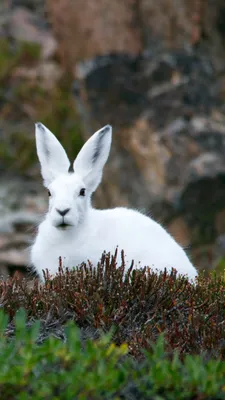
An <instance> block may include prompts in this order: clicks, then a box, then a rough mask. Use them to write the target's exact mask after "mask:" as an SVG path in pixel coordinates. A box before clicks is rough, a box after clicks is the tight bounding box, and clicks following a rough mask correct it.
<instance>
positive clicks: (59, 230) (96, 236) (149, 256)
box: [31, 123, 197, 279]
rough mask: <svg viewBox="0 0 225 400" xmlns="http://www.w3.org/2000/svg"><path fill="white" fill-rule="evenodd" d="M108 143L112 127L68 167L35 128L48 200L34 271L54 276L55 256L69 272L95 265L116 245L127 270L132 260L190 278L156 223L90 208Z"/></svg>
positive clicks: (188, 267) (179, 252)
mask: <svg viewBox="0 0 225 400" xmlns="http://www.w3.org/2000/svg"><path fill="white" fill-rule="evenodd" d="M111 139H112V128H111V126H110V125H107V126H105V127H104V128H102V129H100V130H99V131H97V132H96V133H95V134H94V135H93V136H92V137H91V138H90V139H89V140H88V141H87V142H86V143H85V144H84V146H83V147H82V149H81V151H80V152H79V154H78V156H77V158H76V159H75V161H74V163H73V166H71V165H70V162H69V159H68V157H67V155H66V152H65V150H64V149H63V147H62V146H61V144H60V143H59V141H58V140H57V139H56V137H55V136H54V135H53V134H52V133H51V132H50V131H49V130H48V129H47V128H46V127H45V126H44V125H42V124H41V123H37V124H36V145H37V154H38V157H39V160H40V163H41V172H42V176H43V179H44V185H45V186H46V187H47V189H48V191H49V196H50V198H49V200H50V201H49V211H48V213H47V215H46V217H45V220H44V221H43V222H42V223H41V224H40V225H39V229H38V234H37V237H36V240H35V242H34V244H33V247H32V249H31V262H32V264H33V266H34V268H35V270H36V271H37V272H38V274H39V275H40V276H42V270H43V269H46V268H48V270H49V272H50V273H51V274H54V273H56V272H57V271H58V266H59V257H61V258H62V262H63V266H64V267H68V268H72V267H75V266H77V265H79V264H81V263H82V262H87V260H90V261H91V262H92V263H93V264H94V265H97V263H98V261H99V259H100V257H101V254H102V253H103V251H107V252H108V251H110V252H112V253H114V251H115V249H116V247H117V246H119V250H122V249H123V250H124V252H125V259H126V262H127V267H129V266H130V263H131V261H132V260H134V265H135V266H136V267H144V266H149V267H151V268H152V270H158V271H163V270H164V269H165V268H167V270H168V271H170V270H171V268H172V267H173V268H175V269H176V270H177V272H178V273H179V274H186V275H187V276H188V278H189V279H193V278H194V277H195V276H196V275H197V272H196V270H195V268H194V267H193V265H192V264H191V262H190V261H189V259H188V257H187V255H186V254H185V252H184V251H183V249H182V248H181V247H180V246H179V245H178V244H177V243H176V241H175V240H174V239H173V238H172V237H171V236H170V235H169V233H167V232H166V230H165V229H164V228H163V227H162V226H161V225H160V224H158V223H157V222H155V221H153V220H152V219H151V218H149V217H147V216H145V215H143V214H141V213H139V212H137V211H134V210H131V209H127V208H122V207H120V208H114V209H109V210H96V209H94V208H92V206H91V195H92V193H93V192H94V191H95V190H96V188H97V187H98V185H99V183H100V182H101V178H102V171H103V167H104V164H105V163H106V161H107V159H108V155H109V151H110V146H111ZM118 254H120V251H119V252H118ZM118 262H120V259H118Z"/></svg>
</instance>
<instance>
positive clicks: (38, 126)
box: [35, 122, 45, 132]
mask: <svg viewBox="0 0 225 400" xmlns="http://www.w3.org/2000/svg"><path fill="white" fill-rule="evenodd" d="M35 126H36V127H37V128H39V129H41V130H42V131H43V132H44V130H45V128H44V125H43V124H42V123H41V122H36V123H35Z"/></svg>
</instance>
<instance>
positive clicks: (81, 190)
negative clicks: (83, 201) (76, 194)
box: [80, 188, 85, 196]
mask: <svg viewBox="0 0 225 400" xmlns="http://www.w3.org/2000/svg"><path fill="white" fill-rule="evenodd" d="M80 196H85V189H84V188H82V189H80Z"/></svg>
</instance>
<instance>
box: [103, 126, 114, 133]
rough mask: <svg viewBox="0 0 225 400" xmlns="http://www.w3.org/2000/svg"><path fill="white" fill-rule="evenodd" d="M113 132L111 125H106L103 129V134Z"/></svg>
mask: <svg viewBox="0 0 225 400" xmlns="http://www.w3.org/2000/svg"><path fill="white" fill-rule="evenodd" d="M111 130H112V126H111V125H106V126H104V127H103V128H102V129H101V134H104V133H107V132H109V131H111Z"/></svg>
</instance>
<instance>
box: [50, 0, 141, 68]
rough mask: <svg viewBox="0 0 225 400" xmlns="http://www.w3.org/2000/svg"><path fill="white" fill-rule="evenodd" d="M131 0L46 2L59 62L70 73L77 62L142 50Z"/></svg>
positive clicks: (133, 1)
mask: <svg viewBox="0 0 225 400" xmlns="http://www.w3.org/2000/svg"><path fill="white" fill-rule="evenodd" d="M135 3H136V2H135V0H125V1H120V0H114V1H111V0H98V1H95V2H93V1H92V0H86V1H82V0H77V1H76V2H71V1H70V0H57V1H55V0H48V7H49V13H50V18H51V22H52V26H53V29H54V33H55V36H56V38H57V40H58V43H59V51H60V56H61V60H62V62H63V64H64V66H66V67H67V68H68V69H70V70H71V68H72V70H73V67H74V66H75V63H76V62H77V61H78V60H85V59H89V58H92V57H94V56H96V55H100V54H107V53H109V52H128V53H131V54H138V53H139V52H140V51H141V50H142V42H141V33H140V29H139V26H138V21H137V14H136V12H135V11H136V7H135Z"/></svg>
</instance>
